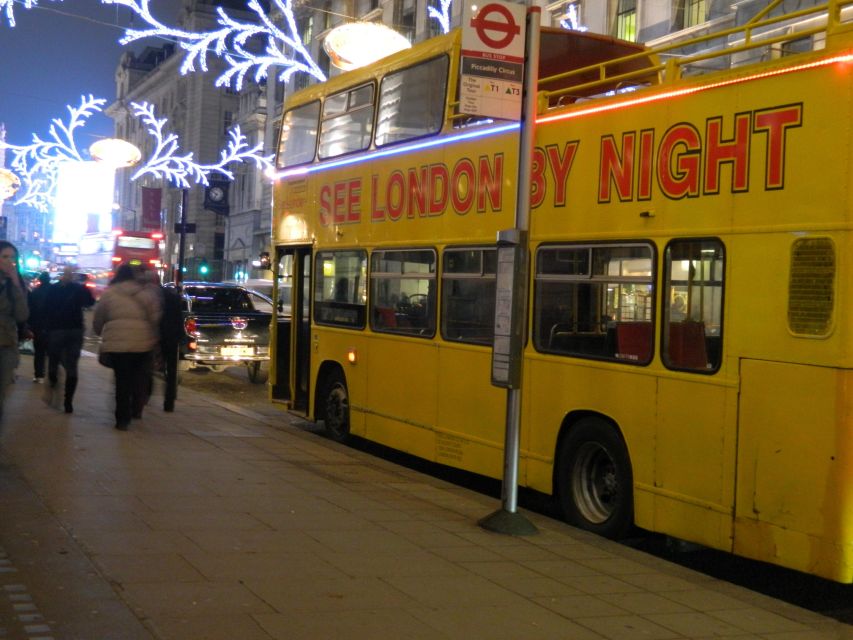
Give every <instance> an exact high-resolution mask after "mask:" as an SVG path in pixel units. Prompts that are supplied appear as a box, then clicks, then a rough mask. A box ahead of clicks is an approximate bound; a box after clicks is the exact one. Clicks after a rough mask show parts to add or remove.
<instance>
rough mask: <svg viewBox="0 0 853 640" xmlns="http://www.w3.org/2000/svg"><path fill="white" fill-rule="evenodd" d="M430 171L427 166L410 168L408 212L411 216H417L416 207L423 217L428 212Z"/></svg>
mask: <svg viewBox="0 0 853 640" xmlns="http://www.w3.org/2000/svg"><path fill="white" fill-rule="evenodd" d="M428 171H429V167H426V166H424V167H420V168H418V169H409V172H408V174H409V185H408V193H409V207H408V212H407V213H408V216H409V217H410V218H414V217H415V209H417V215H419V216H421V217H423V216H425V215H426V213H427V192H428V191H429V187H428V182H427V180H428V178H427V175H428Z"/></svg>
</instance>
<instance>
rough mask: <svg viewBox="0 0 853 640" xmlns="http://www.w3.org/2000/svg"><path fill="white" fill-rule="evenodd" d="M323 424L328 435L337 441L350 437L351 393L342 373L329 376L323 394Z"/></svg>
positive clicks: (343, 440)
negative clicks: (348, 391)
mask: <svg viewBox="0 0 853 640" xmlns="http://www.w3.org/2000/svg"><path fill="white" fill-rule="evenodd" d="M323 424H324V426H325V429H326V435H327V436H328V437H329V438H331V439H332V440H334V441H335V442H345V441H346V440H347V439H348V438H349V394H348V393H347V385H346V382H345V381H344V379H343V377H342V376H341V375H340V374H337V373H335V374H332V375H331V376H329V378H328V380H327V381H326V385H325V393H324V394H323Z"/></svg>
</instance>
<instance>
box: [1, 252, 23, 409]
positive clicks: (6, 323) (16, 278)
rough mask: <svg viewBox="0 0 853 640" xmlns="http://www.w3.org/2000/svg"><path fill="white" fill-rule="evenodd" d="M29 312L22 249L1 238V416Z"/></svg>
mask: <svg viewBox="0 0 853 640" xmlns="http://www.w3.org/2000/svg"><path fill="white" fill-rule="evenodd" d="M28 315H29V308H28V306H27V287H26V285H25V284H24V279H23V278H22V277H21V273H20V272H19V271H18V250H17V249H16V248H15V245H13V244H12V243H11V242H6V241H5V240H2V241H0V419H2V417H3V401H4V399H5V398H6V392H7V391H8V389H9V385H11V384H12V383H13V382H14V381H15V368H16V367H17V366H18V361H19V359H20V357H19V355H18V327H19V326H20V325H21V324H22V323H24V322H26V320H27V316H28Z"/></svg>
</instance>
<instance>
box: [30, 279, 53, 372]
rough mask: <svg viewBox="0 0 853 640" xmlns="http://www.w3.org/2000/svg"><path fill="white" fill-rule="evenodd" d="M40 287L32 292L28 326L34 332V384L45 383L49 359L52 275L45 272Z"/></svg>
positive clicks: (39, 280)
mask: <svg viewBox="0 0 853 640" xmlns="http://www.w3.org/2000/svg"><path fill="white" fill-rule="evenodd" d="M37 281H38V285H37V286H36V287H35V288H34V289H33V290H32V291H30V294H29V299H28V302H29V305H30V319H29V321H28V322H27V325H28V326H29V328H30V331H32V332H33V382H36V383H39V384H40V383H42V382H44V365H45V361H46V359H47V342H48V330H47V293H48V290H49V289H50V286H51V285H50V275H48V273H47V271H43V272H42V273H40V274H39V277H38V278H37Z"/></svg>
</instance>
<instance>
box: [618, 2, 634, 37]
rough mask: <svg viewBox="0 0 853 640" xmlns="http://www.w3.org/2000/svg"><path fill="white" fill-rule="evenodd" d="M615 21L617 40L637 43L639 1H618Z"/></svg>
mask: <svg viewBox="0 0 853 640" xmlns="http://www.w3.org/2000/svg"><path fill="white" fill-rule="evenodd" d="M615 9H616V11H615V16H614V21H613V27H614V29H613V30H614V33H615V35H616V37H617V38H620V39H622V40H629V41H631V42H636V41H637V0H616V4H615Z"/></svg>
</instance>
